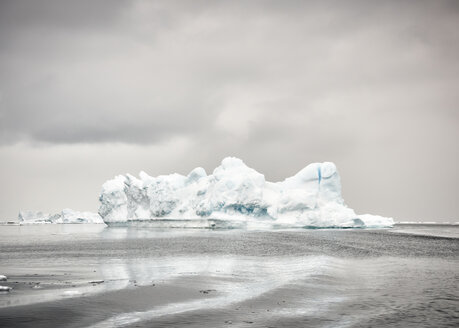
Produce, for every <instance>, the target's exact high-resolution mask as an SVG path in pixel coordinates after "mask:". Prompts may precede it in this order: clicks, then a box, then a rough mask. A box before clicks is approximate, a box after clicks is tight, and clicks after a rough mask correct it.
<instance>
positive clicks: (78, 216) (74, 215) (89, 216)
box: [18, 208, 104, 224]
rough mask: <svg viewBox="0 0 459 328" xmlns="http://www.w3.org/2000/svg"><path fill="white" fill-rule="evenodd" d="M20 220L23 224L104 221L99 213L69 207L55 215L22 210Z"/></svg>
mask: <svg viewBox="0 0 459 328" xmlns="http://www.w3.org/2000/svg"><path fill="white" fill-rule="evenodd" d="M18 220H19V223H21V224H46V223H73V224H75V223H104V221H103V220H102V218H101V217H100V215H99V214H97V213H91V212H78V211H74V210H71V209H69V208H65V209H63V210H62V211H61V212H60V213H58V214H54V215H50V214H48V213H43V212H35V211H20V212H19V215H18Z"/></svg>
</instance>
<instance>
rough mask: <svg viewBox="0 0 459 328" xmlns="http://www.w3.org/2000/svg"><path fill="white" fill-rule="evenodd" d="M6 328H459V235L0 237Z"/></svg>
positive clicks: (129, 231) (184, 232) (456, 231)
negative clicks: (6, 290)
mask: <svg viewBox="0 0 459 328" xmlns="http://www.w3.org/2000/svg"><path fill="white" fill-rule="evenodd" d="M0 274H5V275H7V276H8V281H7V282H0V285H3V286H10V287H12V288H13V290H12V291H10V292H8V293H0V326H1V327H458V326H459V227H458V226H442V225H438V226H435V225H428V226H423V225H399V226H396V227H395V228H393V229H381V230H365V229H348V230H347V229H346V230H326V229H323V230H306V229H297V230H273V231H247V230H237V229H235V230H204V229H158V228H155V227H103V226H100V225H44V226H0Z"/></svg>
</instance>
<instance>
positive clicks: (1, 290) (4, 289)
mask: <svg viewBox="0 0 459 328" xmlns="http://www.w3.org/2000/svg"><path fill="white" fill-rule="evenodd" d="M12 289H13V288H11V287H9V286H0V292H9V291H10V290H12Z"/></svg>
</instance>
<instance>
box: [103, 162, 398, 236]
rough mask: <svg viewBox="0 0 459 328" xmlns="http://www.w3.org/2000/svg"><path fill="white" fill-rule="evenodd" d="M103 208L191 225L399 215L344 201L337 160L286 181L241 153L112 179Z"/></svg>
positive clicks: (128, 217)
mask: <svg viewBox="0 0 459 328" xmlns="http://www.w3.org/2000/svg"><path fill="white" fill-rule="evenodd" d="M99 200H100V207H99V214H100V216H101V217H102V218H103V220H104V222H105V223H107V224H121V223H127V222H145V221H147V222H152V221H155V222H168V223H169V224H170V225H172V226H187V227H215V226H217V227H218V226H224V227H255V228H258V227H260V228H261V227H339V228H345V227H390V226H392V225H393V224H394V221H393V219H392V218H385V217H381V216H377V215H370V214H365V215H357V214H356V213H355V212H354V211H353V210H352V209H351V208H349V207H347V206H346V205H345V204H344V201H343V198H342V196H341V182H340V177H339V174H338V171H337V169H336V166H335V164H333V163H330V162H325V163H313V164H310V165H308V166H306V167H305V168H304V169H302V170H301V171H299V172H298V173H297V174H295V175H294V176H292V177H289V178H287V179H285V180H284V181H282V182H276V183H273V182H269V181H266V180H265V177H264V175H263V174H261V173H259V172H257V171H256V170H254V169H252V168H249V167H248V166H247V165H245V163H244V162H243V161H242V160H240V159H238V158H234V157H227V158H225V159H224V160H223V161H222V163H221V165H220V166H218V167H217V168H215V170H214V171H213V173H212V174H210V175H207V174H206V172H205V170H204V169H203V168H201V167H198V168H195V169H194V170H192V171H191V172H190V173H189V174H188V175H187V176H183V175H180V174H177V173H174V174H170V175H160V176H158V177H151V176H149V175H148V174H146V173H145V172H140V174H139V178H136V177H134V176H132V175H130V174H127V175H119V176H116V177H115V178H114V179H112V180H109V181H107V182H105V183H104V184H103V186H102V192H101V194H100V198H99Z"/></svg>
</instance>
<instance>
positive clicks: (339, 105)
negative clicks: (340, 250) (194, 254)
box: [0, 0, 459, 221]
mask: <svg viewBox="0 0 459 328" xmlns="http://www.w3.org/2000/svg"><path fill="white" fill-rule="evenodd" d="M229 155H231V156H237V157H240V158H242V159H243V160H244V161H245V162H246V164H247V165H249V166H251V167H253V168H255V169H256V170H258V171H259V172H261V173H263V174H265V177H266V178H267V179H268V180H270V181H279V180H283V179H284V178H285V177H287V176H290V175H293V174H295V173H296V172H297V171H299V170H300V169H301V168H303V167H304V166H306V165H307V164H309V163H311V162H317V161H333V162H335V163H336V165H337V167H338V170H339V172H340V174H341V179H342V184H343V195H344V199H345V201H346V203H347V204H348V205H349V206H350V207H352V208H354V209H355V210H356V212H358V213H367V212H368V213H373V214H380V215H385V216H392V217H394V218H395V219H396V220H397V221H399V220H424V221H439V220H444V221H459V192H458V190H459V1H454V0H452V1H441V0H436V1H316V2H312V1H285V0H282V1H260V2H258V1H170V0H167V1H93V0H90V1H81V0H79V1H62V0H46V1H43V0H31V1H20V0H19V1H17V0H15V1H5V0H1V1H0V181H1V191H0V221H1V220H2V219H11V218H15V217H17V213H18V211H19V210H20V209H30V210H42V211H47V212H58V211H60V210H61V209H62V208H65V207H70V208H73V209H76V210H89V211H94V212H96V211H97V208H98V194H99V191H100V188H101V185H102V183H103V182H104V181H105V180H107V179H109V178H111V177H113V176H114V175H116V174H121V173H127V172H129V173H132V174H138V172H139V171H140V170H144V171H146V172H147V173H149V174H150V175H158V174H167V173H171V172H179V173H182V174H187V173H188V172H189V171H190V170H191V169H192V168H194V167H196V166H202V167H204V168H205V169H206V170H207V172H208V173H211V172H212V170H213V169H214V168H215V167H216V166H217V165H218V164H219V162H220V161H221V160H222V159H223V158H224V157H225V156H229Z"/></svg>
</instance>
